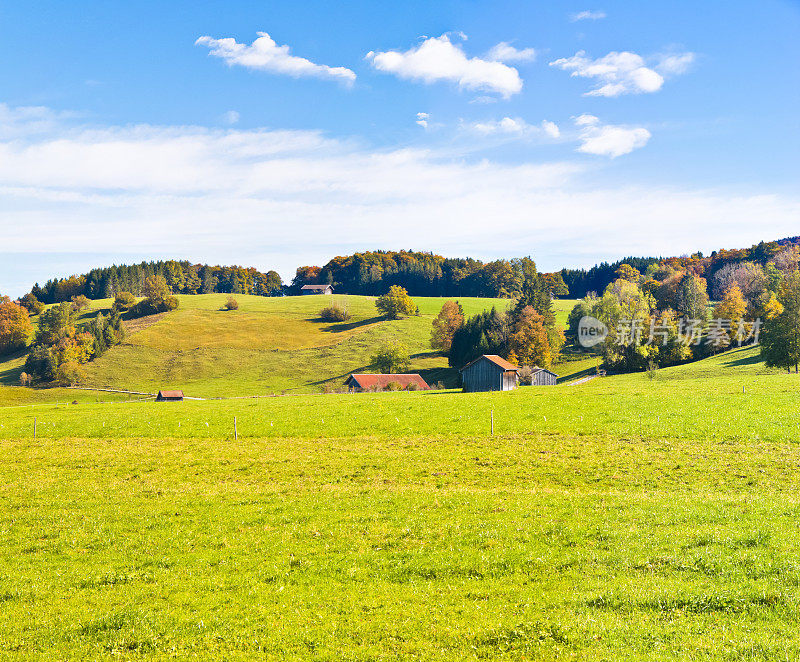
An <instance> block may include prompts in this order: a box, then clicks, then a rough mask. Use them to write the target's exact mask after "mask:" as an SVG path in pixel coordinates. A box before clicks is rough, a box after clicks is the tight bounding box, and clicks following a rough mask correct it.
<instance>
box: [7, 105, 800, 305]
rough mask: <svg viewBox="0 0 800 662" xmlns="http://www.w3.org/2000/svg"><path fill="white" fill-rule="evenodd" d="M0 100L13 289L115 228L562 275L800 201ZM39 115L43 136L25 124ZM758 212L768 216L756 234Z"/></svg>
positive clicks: (704, 238) (735, 238) (596, 145)
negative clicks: (32, 270) (536, 256)
mask: <svg viewBox="0 0 800 662" xmlns="http://www.w3.org/2000/svg"><path fill="white" fill-rule="evenodd" d="M4 110H5V115H6V116H7V117H9V116H10V117H13V118H14V119H13V121H10V122H9V123H8V124H7V131H8V133H7V134H6V135H5V136H4V137H3V138H2V139H0V196H2V199H3V209H2V212H0V223H2V227H3V245H2V248H0V251H2V253H3V255H2V256H1V257H0V283H4V290H6V291H7V290H8V284H9V283H12V282H13V283H17V282H18V276H15V272H16V271H17V270H18V266H19V264H21V263H22V262H23V261H27V258H24V257H23V255H24V254H26V253H48V252H53V253H61V254H75V255H77V254H82V255H85V254H87V253H93V254H95V255H100V254H103V255H108V256H116V255H118V254H119V252H120V248H119V247H120V242H119V237H120V236H123V237H125V238H126V239H125V242H124V243H125V252H127V253H128V254H132V253H135V254H137V255H138V256H139V257H138V259H142V258H145V257H148V256H153V255H175V256H187V257H190V258H191V259H206V260H211V261H215V260H216V261H222V260H228V261H236V262H239V263H251V264H254V265H255V266H263V267H266V268H276V267H277V268H278V269H279V270H281V272H282V273H283V274H284V275H285V276H290V275H291V271H292V269H293V268H294V267H296V266H297V264H300V263H301V262H305V261H306V260H317V259H319V260H325V259H328V258H329V257H330V256H331V255H333V254H336V253H342V252H343V251H347V250H352V249H355V248H359V247H360V248H364V247H367V246H369V247H399V246H408V245H409V241H416V242H417V243H418V244H419V243H420V242H422V243H424V246H425V248H426V249H430V250H434V251H438V252H443V253H445V254H448V255H459V254H461V255H465V254H470V255H474V256H476V257H491V256H498V255H504V256H509V255H511V254H513V252H514V248H513V247H514V246H522V247H524V246H530V245H532V244H535V245H536V246H537V249H538V251H539V252H540V255H541V256H542V259H541V260H538V261H540V262H542V266H543V267H545V268H548V269H555V268H560V267H561V266H564V264H576V263H581V262H583V261H588V262H589V263H591V262H594V261H596V260H598V259H604V258H609V257H613V256H622V255H627V254H640V253H652V252H654V251H657V252H663V253H665V254H680V253H681V252H683V251H685V250H687V249H689V248H691V249H696V248H697V247H698V246H701V247H704V246H709V247H713V246H714V245H716V244H718V237H719V236H720V234H721V233H723V232H724V236H725V237H726V242H727V243H729V244H732V245H736V244H740V245H749V244H750V243H754V242H755V241H758V239H759V238H761V235H763V234H764V233H766V234H768V235H771V236H788V235H789V234H791V232H793V231H794V228H796V220H797V217H798V215H799V214H800V200H799V199H798V198H797V196H795V197H787V196H767V195H752V196H747V195H743V194H742V193H741V192H730V191H720V192H718V193H713V192H708V191H699V190H687V189H681V188H678V187H667V186H657V185H651V184H648V185H637V184H636V183H635V182H630V181H627V182H625V183H624V184H622V183H616V182H613V181H611V182H608V183H607V184H606V185H600V184H597V183H593V184H589V183H588V182H589V181H595V178H594V177H589V176H587V175H589V174H591V170H592V169H593V168H594V167H596V166H595V165H593V164H592V162H591V161H590V160H587V159H573V160H561V161H544V162H542V161H534V160H530V161H527V162H520V163H503V162H498V161H496V160H492V159H487V158H485V157H483V156H479V157H477V158H472V157H465V156H464V154H463V153H459V154H458V155H454V154H453V153H452V151H451V150H450V146H447V147H445V148H441V149H439V148H436V147H429V148H427V149H410V148H403V147H398V148H395V149H376V148H372V147H369V146H365V145H364V144H363V143H361V142H359V141H355V140H352V141H351V140H346V139H345V140H337V139H331V138H329V137H326V136H325V135H324V134H322V133H320V132H316V131H267V130H239V129H216V130H212V129H207V128H203V127H191V126H189V127H186V126H167V127H155V126H147V125H139V126H130V127H117V126H105V127H103V126H101V127H89V128H87V127H82V126H76V125H75V124H74V120H72V121H67V120H59V119H55V120H54V119H53V118H57V116H58V113H53V112H52V111H47V110H46V109H44V110H38V111H36V112H33V111H26V110H21V109H14V108H8V107H4ZM42 116H44V117H49V118H50V119H49V120H48V127H47V130H38V131H33V130H32V128H33V126H36V125H37V123H39V122H40V121H41V120H40V118H41V117H42ZM504 119H505V118H504ZM510 119H512V120H513V119H514V118H510ZM504 126H506V127H507V128H513V127H511V125H509V124H508V123H506V124H505V125H504ZM42 128H43V127H41V125H39V129H42ZM618 129H621V130H623V132H622V133H620V132H619V131H617V130H618ZM541 130H542V131H546V129H545V126H544V125H542V126H541ZM575 131H576V135H578V136H581V133H582V132H585V133H584V134H583V136H582V137H580V138H579V139H580V140H581V141H582V144H581V149H582V151H584V152H588V153H592V154H603V155H607V156H614V155H618V154H622V153H626V151H629V150H631V149H636V148H637V147H639V146H641V143H642V142H643V141H644V142H646V140H645V134H643V133H641V131H644V129H640V128H638V127H617V126H608V125H606V126H604V125H602V123H601V122H600V121H599V120H598V119H597V118H593V117H591V116H585V117H583V118H582V119H581V120H580V122H579V125H578V126H577V127H576V129H575ZM631 132H632V133H631ZM566 133H567V132H566V131H562V134H566ZM647 137H649V134H647ZM562 138H565V139H566V138H569V136H565V135H562ZM487 218H491V219H493V220H492V223H491V224H487V223H486V219H487ZM753 218H761V219H766V220H765V221H764V223H762V224H760V225H758V226H754V225H753V223H752V219H753ZM643 224H646V226H647V227H648V228H649V229H648V232H647V233H642V232H641V228H642V226H643ZM332 226H333V227H336V229H337V231H336V238H335V243H332V240H331V238H330V233H329V232H328V231H327V230H329V229H330V227H332ZM608 227H614V229H615V232H614V233H609V232H608V231H607V229H608ZM554 228H557V231H554V230H553V229H554ZM687 236H691V243H690V244H688V245H687V244H686V237H687ZM522 250H525V251H527V250H528V249H522V248H521V249H520V251H522ZM15 255H16V256H17V257H14V256H15ZM554 255H555V256H559V257H558V258H557V263H553V261H554V258H553V256H554ZM195 256H196V257H195ZM87 259H88V258H87ZM109 259H110V260H111V259H116V258H109ZM99 260H100V258H98V257H92V258H91V262H90V263H88V264H86V265H85V266H86V267H87V268H88V267H91V266H95V265H96V264H97V263H98V261H99ZM562 260H563V264H562V263H561V262H562ZM52 275H57V274H52ZM28 286H30V283H28Z"/></svg>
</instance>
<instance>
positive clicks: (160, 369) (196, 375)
mask: <svg viewBox="0 0 800 662" xmlns="http://www.w3.org/2000/svg"><path fill="white" fill-rule="evenodd" d="M178 298H179V299H180V307H179V308H178V310H176V311H174V312H172V313H169V314H167V315H165V316H163V317H162V318H161V319H159V320H158V321H157V322H156V323H155V324H153V325H152V326H149V327H147V328H144V329H143V330H140V331H137V332H135V333H131V334H130V335H129V337H128V338H127V339H126V341H125V342H124V343H123V344H122V345H120V346H118V347H115V348H113V349H112V350H111V351H109V352H108V353H107V354H105V355H104V356H102V357H101V358H100V359H98V360H96V361H94V362H92V363H91V364H89V365H87V366H86V368H87V372H88V374H89V380H88V383H87V385H90V386H99V387H112V388H122V389H130V390H135V391H155V390H158V389H160V388H182V389H184V390H185V391H186V392H187V393H190V394H192V395H195V396H201V397H220V396H231V395H256V394H265V393H273V392H282V391H306V392H307V391H314V390H317V391H319V390H322V389H323V388H324V387H325V386H326V385H330V386H332V387H338V386H340V385H341V383H342V382H343V381H344V379H345V377H346V376H347V375H348V374H350V373H351V372H357V371H367V370H369V369H370V368H369V363H370V357H371V356H372V354H373V353H374V352H375V350H376V348H377V347H379V346H380V345H381V344H382V343H383V342H385V341H387V340H390V339H398V340H401V341H402V342H403V343H404V344H405V345H406V346H408V347H409V349H410V350H411V352H412V354H413V356H412V364H411V370H412V371H414V372H421V373H422V374H423V376H424V377H425V378H426V379H427V380H429V381H431V382H437V381H439V380H444V381H445V382H448V383H451V384H452V383H454V381H455V373H454V371H453V370H450V369H448V368H447V360H446V359H445V358H444V357H441V356H438V355H437V354H435V353H434V352H432V351H431V349H430V346H429V343H428V340H429V337H430V325H431V321H432V320H433V317H434V316H435V315H436V314H438V312H439V310H440V309H441V306H442V303H443V302H444V299H439V298H433V297H418V298H415V301H416V302H417V304H418V305H419V308H420V316H419V317H411V318H408V319H404V320H397V321H391V322H390V321H386V320H384V319H382V318H379V317H378V316H377V311H376V310H375V305H374V299H373V298H371V297H360V296H334V297H332V298H333V300H334V301H336V302H337V303H338V304H340V305H343V306H345V305H346V307H347V309H348V311H349V312H350V313H351V314H352V316H353V317H352V319H351V320H350V321H349V322H347V323H342V324H330V323H325V322H322V321H321V320H319V319H318V314H319V311H320V310H321V309H322V308H323V306H325V305H328V304H329V303H330V301H331V298H328V297H313V296H312V297H284V298H264V297H255V296H243V295H237V297H236V298H237V300H238V302H239V305H240V307H239V310H235V311H225V310H221V308H222V306H223V304H224V303H225V301H226V300H227V298H228V295H226V294H209V295H200V296H180V297H178ZM460 301H461V303H462V306H463V307H464V311H465V313H466V314H468V315H474V314H476V313H478V312H480V311H482V310H485V309H488V308H490V307H492V306H498V307H501V306H506V305H508V301H506V300H499V299H476V298H467V299H461V300H460ZM110 305H111V301H110V300H100V301H94V302H92V307H91V308H90V309H89V310H87V311H85V312H84V313H82V315H81V318H82V319H83V320H87V319H89V318H90V317H91V316H93V315H95V314H96V313H97V311H98V310H105V309H107V308H108V307H109V306H110ZM23 364H24V356H23V355H17V356H15V357H11V358H9V359H8V360H6V361H4V362H0V383H2V384H6V385H10V384H15V383H17V382H18V380H19V374H20V372H21V371H22V367H23ZM3 390H4V389H0V391H3ZM14 397H18V396H14ZM41 397H43V396H41ZM11 399H12V398H11V396H9V395H5V394H3V393H0V403H2V402H3V401H6V400H11ZM104 399H106V398H105V396H104Z"/></svg>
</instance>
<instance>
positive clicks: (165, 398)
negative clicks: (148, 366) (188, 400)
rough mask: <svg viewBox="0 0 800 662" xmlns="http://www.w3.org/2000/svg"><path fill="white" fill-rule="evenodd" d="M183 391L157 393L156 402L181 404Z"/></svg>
mask: <svg viewBox="0 0 800 662" xmlns="http://www.w3.org/2000/svg"><path fill="white" fill-rule="evenodd" d="M182 400H183V391H159V392H158V395H157V396H156V402H181V401H182Z"/></svg>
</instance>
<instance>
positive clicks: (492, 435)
mask: <svg viewBox="0 0 800 662" xmlns="http://www.w3.org/2000/svg"><path fill="white" fill-rule="evenodd" d="M492 436H493V437H494V409H492Z"/></svg>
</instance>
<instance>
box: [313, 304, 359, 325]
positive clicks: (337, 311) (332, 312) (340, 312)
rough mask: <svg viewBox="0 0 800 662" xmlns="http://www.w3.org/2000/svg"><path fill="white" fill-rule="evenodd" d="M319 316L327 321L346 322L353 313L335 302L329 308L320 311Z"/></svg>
mask: <svg viewBox="0 0 800 662" xmlns="http://www.w3.org/2000/svg"><path fill="white" fill-rule="evenodd" d="M319 317H320V319H321V320H323V321H325V322H346V321H347V320H349V319H350V318H351V317H352V315H351V314H350V313H348V312H347V310H345V309H344V308H340V307H339V306H337V305H336V304H333V305H331V306H328V307H327V308H323V309H322V310H321V311H320V313H319Z"/></svg>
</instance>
